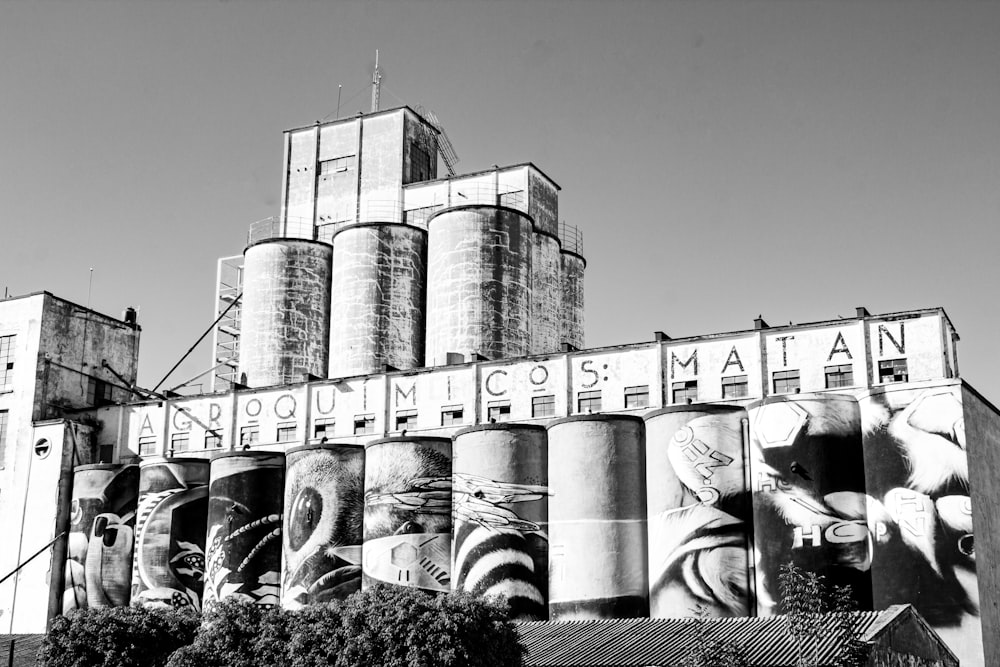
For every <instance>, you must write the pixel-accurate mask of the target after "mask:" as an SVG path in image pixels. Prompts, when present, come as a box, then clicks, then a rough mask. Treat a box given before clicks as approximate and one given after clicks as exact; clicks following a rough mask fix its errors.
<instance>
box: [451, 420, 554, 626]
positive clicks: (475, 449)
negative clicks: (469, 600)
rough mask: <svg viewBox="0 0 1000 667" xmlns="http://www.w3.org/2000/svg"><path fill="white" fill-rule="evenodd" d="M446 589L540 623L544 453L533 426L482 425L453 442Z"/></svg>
mask: <svg viewBox="0 0 1000 667" xmlns="http://www.w3.org/2000/svg"><path fill="white" fill-rule="evenodd" d="M454 454H455V460H454V474H453V482H454V502H453V507H454V521H455V541H454V545H453V558H452V574H453V581H452V588H453V589H454V590H456V591H468V592H471V593H474V594H476V595H498V596H500V597H502V598H504V599H505V600H506V601H507V604H508V605H509V606H510V613H511V617H512V618H515V619H520V620H530V621H537V620H545V619H547V618H548V610H547V607H546V604H547V602H548V600H547V598H548V595H547V594H548V552H549V549H548V535H547V523H548V507H547V500H548V486H547V481H548V447H547V438H546V433H545V429H544V428H543V427H541V426H527V425H520V424H513V425H503V426H501V425H499V424H496V425H489V426H482V427H477V428H473V429H468V430H465V431H461V432H459V433H458V434H457V435H456V436H455V442H454Z"/></svg>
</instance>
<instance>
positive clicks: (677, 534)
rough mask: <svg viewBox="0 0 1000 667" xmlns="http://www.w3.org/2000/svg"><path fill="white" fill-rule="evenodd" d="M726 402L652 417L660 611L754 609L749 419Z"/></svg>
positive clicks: (655, 588)
mask: <svg viewBox="0 0 1000 667" xmlns="http://www.w3.org/2000/svg"><path fill="white" fill-rule="evenodd" d="M745 418H746V411H745V410H743V409H742V408H739V407H733V406H726V405H707V404H702V405H683V406H673V407H669V408H664V409H662V410H657V411H655V412H652V413H650V414H647V415H646V416H645V420H646V480H647V481H646V489H647V491H646V493H647V511H648V513H649V606H650V610H649V613H650V616H651V617H653V618H677V617H682V616H687V615H689V614H690V613H691V610H692V609H698V608H701V609H703V610H704V612H705V613H707V614H710V615H712V616H747V615H749V612H750V597H751V596H750V581H749V576H750V575H749V572H750V570H749V565H750V553H749V552H750V544H749V539H748V535H749V533H750V530H749V526H750V519H751V517H750V516H749V511H750V498H749V492H748V490H747V487H746V481H745V475H744V473H745V462H744V456H743V420H744V419H745Z"/></svg>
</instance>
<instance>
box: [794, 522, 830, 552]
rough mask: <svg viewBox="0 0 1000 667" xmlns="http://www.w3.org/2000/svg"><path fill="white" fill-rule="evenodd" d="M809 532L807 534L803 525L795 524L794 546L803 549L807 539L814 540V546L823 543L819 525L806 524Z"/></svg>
mask: <svg viewBox="0 0 1000 667" xmlns="http://www.w3.org/2000/svg"><path fill="white" fill-rule="evenodd" d="M806 528H808V530H809V534H808V535H806V534H805V531H804V530H803V526H795V531H794V533H793V534H794V537H793V538H792V548H793V549H801V548H802V546H803V544H804V543H805V541H806V540H809V541H810V542H812V546H814V547H818V546H820V545H821V544H822V543H823V540H822V538H821V537H820V530H819V526H806Z"/></svg>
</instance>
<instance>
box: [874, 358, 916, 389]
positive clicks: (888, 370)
mask: <svg viewBox="0 0 1000 667" xmlns="http://www.w3.org/2000/svg"><path fill="white" fill-rule="evenodd" d="M909 378H910V374H909V372H908V371H907V370H906V359H887V360H886V361H880V362H878V381H879V382H881V383H882V384H889V383H892V382H906V381H907V380H908V379H909Z"/></svg>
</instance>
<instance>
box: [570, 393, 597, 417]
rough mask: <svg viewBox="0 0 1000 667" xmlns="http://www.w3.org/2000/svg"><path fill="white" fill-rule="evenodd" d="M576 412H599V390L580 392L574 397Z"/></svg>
mask: <svg viewBox="0 0 1000 667" xmlns="http://www.w3.org/2000/svg"><path fill="white" fill-rule="evenodd" d="M576 411H577V412H582V413H590V412H600V411H601V390H600V389H598V390H596V391H581V392H580V393H579V394H577V395H576Z"/></svg>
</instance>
